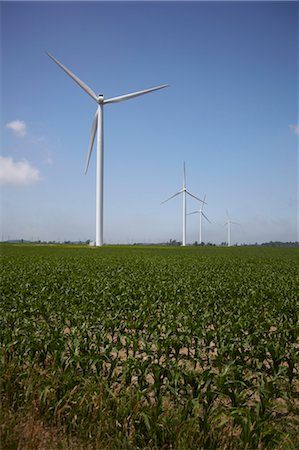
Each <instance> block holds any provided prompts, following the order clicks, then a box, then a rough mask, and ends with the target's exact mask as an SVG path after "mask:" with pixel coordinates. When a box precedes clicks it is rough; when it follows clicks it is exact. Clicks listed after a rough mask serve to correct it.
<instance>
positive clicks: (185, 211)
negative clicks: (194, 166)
mask: <svg viewBox="0 0 299 450" xmlns="http://www.w3.org/2000/svg"><path fill="white" fill-rule="evenodd" d="M180 194H183V227H182V230H183V237H182V246H183V247H185V246H186V216H187V210H186V206H187V202H186V200H187V194H188V195H190V196H191V197H193V198H195V199H196V200H199V201H200V202H202V203H206V202H205V201H204V200H201V199H200V198H198V197H196V196H195V195H193V194H191V192H189V191H187V188H186V168H185V161H184V168H183V189H181V190H180V191H179V192H177V193H176V194H174V195H172V196H171V197H169V198H168V199H167V200H164V202H162V203H161V205H163V203H166V202H168V200H171V199H172V198H174V197H176V196H177V195H180Z"/></svg>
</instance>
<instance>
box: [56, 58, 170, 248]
mask: <svg viewBox="0 0 299 450" xmlns="http://www.w3.org/2000/svg"><path fill="white" fill-rule="evenodd" d="M48 56H49V57H50V58H51V59H52V60H53V61H54V62H55V63H56V64H57V65H58V66H59V67H60V68H61V69H62V70H64V71H65V72H66V73H67V75H69V76H70V77H71V78H72V79H73V80H74V81H75V82H76V83H77V84H78V85H79V86H80V87H81V88H82V89H83V90H84V91H85V92H86V93H87V94H88V95H90V97H91V98H92V99H93V100H95V101H96V102H97V104H98V108H97V111H96V114H95V116H94V119H93V123H92V128H91V135H90V141H89V147H88V153H87V158H86V164H85V174H86V172H87V170H88V166H89V160H90V156H91V153H92V148H93V143H94V139H95V135H96V132H97V131H98V135H97V162H96V245H97V246H101V245H103V187H104V184H103V181H104V143H103V124H104V123H103V112H104V111H103V106H104V105H106V104H109V103H118V102H122V101H123V100H129V99H131V98H134V97H138V96H139V95H143V94H147V93H149V92H152V91H157V90H158V89H163V88H165V87H167V86H168V84H163V85H161V86H156V87H153V88H150V89H145V90H143V91H138V92H133V93H130V94H125V95H121V96H119V97H113V98H108V99H107V100H104V96H103V94H99V95H96V94H95V92H94V91H93V90H92V89H91V88H90V87H89V86H87V85H86V84H85V83H83V81H81V80H80V79H79V78H78V77H77V76H76V75H75V74H73V73H72V72H71V71H70V70H69V69H67V68H66V67H65V66H64V65H63V64H61V63H60V62H59V61H58V60H57V59H56V58H54V56H52V55H51V54H50V53H48Z"/></svg>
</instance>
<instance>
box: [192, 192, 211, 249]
mask: <svg viewBox="0 0 299 450" xmlns="http://www.w3.org/2000/svg"><path fill="white" fill-rule="evenodd" d="M205 199H206V195H205V196H204V198H203V201H204V203H205ZM204 203H202V204H201V207H200V209H199V210H196V211H193V212H191V213H189V214H188V216H190V215H191V214H199V243H200V244H201V243H202V218H203V217H204V218H205V219H206V220H207V221H208V222H209V223H211V222H210V220H209V219H208V218H207V216H206V215H205V213H204V212H203V205H204Z"/></svg>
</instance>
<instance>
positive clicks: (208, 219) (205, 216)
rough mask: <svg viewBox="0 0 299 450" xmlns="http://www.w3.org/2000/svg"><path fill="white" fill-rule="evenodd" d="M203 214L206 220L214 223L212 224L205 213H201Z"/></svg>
mask: <svg viewBox="0 0 299 450" xmlns="http://www.w3.org/2000/svg"><path fill="white" fill-rule="evenodd" d="M201 214H202V215H203V216H204V218H205V219H206V220H207V221H208V222H209V223H212V222H211V221H210V220H209V219H208V218H207V216H206V215H205V213H203V212H202V211H201Z"/></svg>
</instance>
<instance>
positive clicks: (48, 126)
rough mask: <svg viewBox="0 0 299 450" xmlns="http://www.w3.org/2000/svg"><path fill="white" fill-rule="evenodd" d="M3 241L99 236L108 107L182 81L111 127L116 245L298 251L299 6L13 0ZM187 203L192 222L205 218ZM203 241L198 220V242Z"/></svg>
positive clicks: (108, 183) (117, 115) (110, 222)
mask: <svg viewBox="0 0 299 450" xmlns="http://www.w3.org/2000/svg"><path fill="white" fill-rule="evenodd" d="M1 37H2V54H1V60H2V101H1V103H2V114H1V136H2V139H1V141H2V142H1V144H2V151H1V155H2V156H1V161H0V162H1V166H0V167H1V169H0V181H1V210H2V220H1V236H0V237H2V238H3V239H8V238H10V239H13V238H23V239H32V238H33V239H42V240H60V241H63V240H66V239H70V240H79V239H80V240H86V239H94V238H95V152H93V155H92V159H91V164H90V168H89V171H88V173H87V175H86V176H85V175H84V164H85V159H86V154H87V147H88V142H89V134H90V129H91V123H92V119H93V116H94V114H95V111H96V103H95V102H94V101H93V100H92V99H91V98H90V97H89V96H88V95H86V93H84V92H83V91H82V90H81V89H80V88H79V87H78V86H77V85H76V84H75V83H74V82H73V81H72V80H71V79H70V78H69V77H68V76H67V75H66V74H65V73H64V72H63V71H62V70H61V69H60V68H59V67H58V66H56V65H55V64H54V63H53V61H51V60H50V58H49V57H48V56H47V55H46V53H45V52H46V51H49V52H51V53H52V54H53V55H54V56H55V57H56V58H57V59H58V60H60V61H61V62H62V63H63V64H64V65H66V66H67V67H68V68H69V69H71V70H72V71H73V72H74V73H76V74H77V75H78V76H79V77H80V78H81V79H82V80H83V81H84V82H85V83H87V84H88V85H89V86H90V87H91V88H92V89H93V90H94V91H95V92H97V93H104V96H105V97H106V98H109V97H114V96H117V95H121V94H125V93H128V92H132V91H137V90H141V89H146V88H149V87H152V86H156V85H159V84H164V83H169V84H170V87H168V88H167V89H163V90H161V91H157V92H154V93H151V94H147V95H145V96H142V97H139V98H136V99H132V100H130V101H126V102H123V103H119V104H114V105H107V106H106V107H105V117H104V142H105V150H104V151H105V169H104V174H105V180H104V186H105V192H104V241H105V242H107V243H133V242H140V241H143V242H153V241H156V242H161V241H165V240H169V239H177V240H181V230H182V226H181V209H182V200H181V198H179V197H176V198H174V199H173V200H171V201H170V202H168V203H165V204H163V205H161V204H160V203H161V202H162V201H163V200H165V199H166V198H167V197H169V196H171V195H172V194H173V193H175V192H177V191H178V190H179V189H181V185H182V167H183V161H186V170H187V187H188V189H189V190H190V191H191V192H192V193H194V194H195V195H197V196H199V197H201V198H202V197H203V196H204V195H205V194H206V195H207V197H206V201H207V202H208V205H207V206H206V207H205V213H206V215H207V216H208V217H209V219H210V220H211V222H212V224H208V223H205V224H204V230H203V240H204V241H205V242H207V241H212V242H215V243H221V242H223V241H226V240H227V231H226V228H225V225H224V223H225V221H226V210H228V212H229V215H230V217H231V218H232V219H233V220H235V221H237V222H239V224H240V225H235V227H234V228H233V229H232V242H233V243H235V242H238V243H243V242H245V243H254V242H259V243H260V242H265V241H270V240H273V241H274V240H282V241H290V240H298V156H297V151H298V134H299V125H298V122H299V120H298V3H297V2H271V1H268V2H209V3H208V2H147V3H144V2H131V3H130V2H120V3H117V2H107V3H105V2H31V3H30V2H2V3H1ZM199 206H200V205H199V204H198V202H197V201H196V200H194V199H188V211H189V212H191V211H194V210H195V209H199ZM197 239H198V216H197V215H192V216H190V217H188V222H187V242H194V241H195V240H197Z"/></svg>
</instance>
